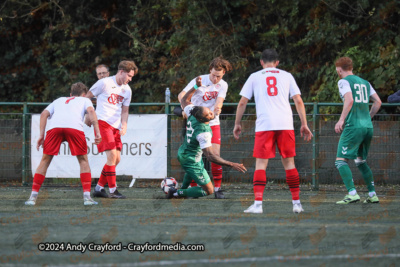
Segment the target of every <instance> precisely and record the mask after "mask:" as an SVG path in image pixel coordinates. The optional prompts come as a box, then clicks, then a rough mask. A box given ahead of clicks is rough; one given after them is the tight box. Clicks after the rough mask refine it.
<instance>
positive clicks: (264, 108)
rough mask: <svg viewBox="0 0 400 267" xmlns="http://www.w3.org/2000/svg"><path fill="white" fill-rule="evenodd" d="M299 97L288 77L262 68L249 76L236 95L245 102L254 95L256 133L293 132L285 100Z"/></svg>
mask: <svg viewBox="0 0 400 267" xmlns="http://www.w3.org/2000/svg"><path fill="white" fill-rule="evenodd" d="M299 94H301V93H300V89H299V87H298V86H297V84H296V81H295V80H294V77H293V76H292V74H290V73H289V72H286V71H284V70H280V69H277V68H265V69H262V70H260V71H258V72H255V73H253V74H251V75H250V77H249V78H248V79H247V81H246V83H245V84H244V86H243V88H242V90H241V91H240V95H241V96H244V97H245V98H247V99H249V100H250V99H251V98H252V97H253V95H254V101H255V103H256V110H257V121H256V132H262V131H277V130H293V129H294V128H293V113H292V108H291V107H290V102H289V97H290V98H292V97H293V96H295V95H299Z"/></svg>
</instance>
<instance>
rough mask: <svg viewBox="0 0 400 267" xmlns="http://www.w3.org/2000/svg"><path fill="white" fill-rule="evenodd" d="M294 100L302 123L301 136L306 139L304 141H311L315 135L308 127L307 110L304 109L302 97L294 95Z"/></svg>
mask: <svg viewBox="0 0 400 267" xmlns="http://www.w3.org/2000/svg"><path fill="white" fill-rule="evenodd" d="M292 99H293V102H294V104H295V106H296V110H297V113H298V114H299V117H300V121H301V128H300V136H301V137H304V140H306V141H310V140H311V138H312V137H313V134H312V133H311V131H310V129H309V128H308V125H307V117H306V108H305V107H304V102H303V99H302V98H301V96H300V95H294V96H293V98H292Z"/></svg>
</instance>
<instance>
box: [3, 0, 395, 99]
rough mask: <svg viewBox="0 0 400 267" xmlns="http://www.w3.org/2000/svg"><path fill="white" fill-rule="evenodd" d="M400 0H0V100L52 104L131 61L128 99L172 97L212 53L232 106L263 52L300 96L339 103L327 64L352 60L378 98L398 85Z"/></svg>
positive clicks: (331, 69) (200, 70)
mask: <svg viewBox="0 0 400 267" xmlns="http://www.w3.org/2000/svg"><path fill="white" fill-rule="evenodd" d="M399 29H400V1H385V0H383V1H382V0H379V1H378V0H359V1H348V0H347V1H345V0H325V1H317V0H308V1H300V0H280V1H277V0H262V1H261V0H257V1H245V0H231V1H220V0H212V1H211V0H203V1H188V0H168V1H167V0H146V1H140V0H138V1H119V0H109V1H104V0H85V1H81V0H69V1H61V0H18V1H16V0H3V1H2V3H1V4H0V35H1V42H0V50H1V52H0V53H1V59H2V60H1V61H0V73H1V76H0V102H11V101H18V102H22V101H28V102H51V101H53V100H54V99H55V98H57V97H60V96H65V95H68V94H69V88H70V86H71V84H72V83H74V82H77V81H81V82H83V83H85V84H86V85H87V86H88V87H90V86H91V85H92V84H93V83H94V82H96V80H97V78H96V75H95V66H96V65H97V64H101V63H102V64H107V65H109V66H110V72H111V74H112V75H114V74H115V73H116V70H117V66H118V63H119V61H121V60H123V59H133V60H134V61H135V62H136V63H137V65H138V67H139V74H138V75H137V76H135V77H134V79H133V81H132V82H131V83H130V86H131V88H132V91H133V97H132V101H133V102H163V101H164V91H165V88H166V87H169V88H170V89H171V99H172V102H177V95H178V93H179V92H180V91H181V90H182V89H183V88H184V87H185V85H186V84H187V83H188V82H189V81H190V80H191V79H193V78H194V77H195V76H197V75H200V74H206V73H208V64H209V62H210V61H211V59H213V58H214V57H217V56H223V57H224V58H226V59H228V60H229V61H230V62H231V63H232V65H233V67H234V70H233V71H232V72H230V73H228V74H226V75H225V77H224V79H225V80H226V81H227V82H228V84H229V92H228V96H227V99H226V102H237V101H238V100H239V99H240V96H239V92H240V89H241V87H242V86H243V84H244V82H245V81H246V79H247V78H248V76H249V75H250V74H251V73H252V72H254V71H257V70H259V69H261V66H260V64H259V57H260V54H261V52H262V50H264V49H265V48H275V49H276V50H277V51H278V53H279V54H280V57H281V60H280V65H279V67H280V68H282V69H285V70H287V71H289V72H291V73H292V74H293V75H294V76H295V78H296V81H297V83H298V85H299V87H300V89H301V90H302V94H303V99H304V101H305V102H312V101H318V102H340V101H341V100H340V97H339V94H338V90H337V81H338V77H337V74H336V72H335V67H334V63H333V62H334V61H335V59H337V58H338V57H340V56H345V55H347V56H350V57H352V58H353V60H354V62H355V66H354V72H355V74H357V75H359V76H361V77H363V78H365V79H367V80H368V81H370V82H371V84H372V85H373V86H374V87H375V89H376V90H377V92H378V94H379V95H380V97H381V98H382V100H383V101H384V102H385V101H386V98H387V96H388V95H390V94H392V93H394V92H395V91H397V89H400V88H399V81H398V77H400V60H399V59H400V58H399V48H400V35H399Z"/></svg>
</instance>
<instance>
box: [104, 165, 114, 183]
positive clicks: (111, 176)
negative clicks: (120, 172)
mask: <svg viewBox="0 0 400 267" xmlns="http://www.w3.org/2000/svg"><path fill="white" fill-rule="evenodd" d="M105 166H106V167H107V168H106V170H105V173H106V176H107V182H108V187H109V188H114V187H117V176H116V174H115V165H113V166H108V165H105Z"/></svg>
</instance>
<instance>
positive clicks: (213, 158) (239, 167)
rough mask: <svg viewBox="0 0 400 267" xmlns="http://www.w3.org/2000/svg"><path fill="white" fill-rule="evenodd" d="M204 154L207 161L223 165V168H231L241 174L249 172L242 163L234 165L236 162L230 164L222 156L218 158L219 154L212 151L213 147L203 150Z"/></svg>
mask: <svg viewBox="0 0 400 267" xmlns="http://www.w3.org/2000/svg"><path fill="white" fill-rule="evenodd" d="M202 150H203V154H204V155H205V156H206V157H207V160H209V161H211V162H213V163H215V164H218V165H221V166H229V167H232V168H234V169H235V170H237V171H239V172H245V171H247V169H246V168H245V167H244V166H243V164H241V163H234V162H230V161H227V160H224V159H223V158H221V157H220V156H218V155H217V154H215V153H214V150H213V149H212V146H209V147H206V148H203V149H202Z"/></svg>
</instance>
